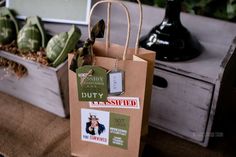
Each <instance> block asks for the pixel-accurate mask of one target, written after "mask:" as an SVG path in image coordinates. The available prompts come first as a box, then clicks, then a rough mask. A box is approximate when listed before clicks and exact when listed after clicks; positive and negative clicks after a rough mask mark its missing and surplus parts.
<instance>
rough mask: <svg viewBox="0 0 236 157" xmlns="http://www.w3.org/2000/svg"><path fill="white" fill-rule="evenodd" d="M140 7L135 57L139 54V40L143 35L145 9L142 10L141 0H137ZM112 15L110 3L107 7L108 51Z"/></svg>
mask: <svg viewBox="0 0 236 157" xmlns="http://www.w3.org/2000/svg"><path fill="white" fill-rule="evenodd" d="M137 2H138V6H139V26H138V32H137V38H136V43H135V55H137V54H138V50H139V38H140V35H141V29H142V25H143V8H142V3H141V2H140V0H137ZM110 14H111V3H108V7H107V19H108V20H107V21H108V22H107V33H106V49H108V47H110Z"/></svg>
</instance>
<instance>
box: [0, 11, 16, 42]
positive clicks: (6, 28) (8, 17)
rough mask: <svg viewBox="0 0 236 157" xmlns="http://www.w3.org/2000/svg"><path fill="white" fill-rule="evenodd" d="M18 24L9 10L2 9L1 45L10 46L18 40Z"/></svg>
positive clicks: (0, 20) (0, 25) (0, 23)
mask: <svg viewBox="0 0 236 157" xmlns="http://www.w3.org/2000/svg"><path fill="white" fill-rule="evenodd" d="M17 33H18V24H17V22H16V19H15V17H14V16H13V14H12V13H11V11H10V10H9V9H8V8H5V7H1V8H0V44H9V43H11V42H12V41H13V40H15V39H16V36H17Z"/></svg>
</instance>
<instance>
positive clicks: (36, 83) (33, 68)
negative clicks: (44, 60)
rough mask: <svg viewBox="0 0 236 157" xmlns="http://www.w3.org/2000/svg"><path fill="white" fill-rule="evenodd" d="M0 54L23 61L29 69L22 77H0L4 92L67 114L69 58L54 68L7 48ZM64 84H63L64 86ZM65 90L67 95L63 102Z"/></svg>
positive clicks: (18, 61)
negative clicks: (13, 52) (23, 56)
mask: <svg viewBox="0 0 236 157" xmlns="http://www.w3.org/2000/svg"><path fill="white" fill-rule="evenodd" d="M0 56H1V57H4V58H7V59H9V60H12V61H15V62H17V63H20V64H22V65H24V66H25V67H26V68H27V71H28V73H27V75H26V76H24V77H22V78H21V79H17V78H16V77H15V76H7V77H4V78H3V79H2V80H0V91H1V92H4V93H8V94H10V95H12V96H15V97H17V98H19V99H22V100H24V101H26V102H28V103H31V104H33V105H35V106H37V107H40V108H42V109H44V110H47V111H49V112H52V113H54V114H56V115H58V116H61V117H66V116H67V115H68V109H67V108H68V96H67V95H68V84H67V83H66V80H68V76H67V62H65V63H63V64H61V65H60V66H58V67H57V68H52V67H47V66H42V65H40V64H39V63H35V62H33V61H29V60H25V59H22V58H21V57H19V56H16V55H12V54H9V53H7V52H4V51H0ZM5 74H6V73H5V72H4V70H3V69H0V76H3V75H5ZM60 84H61V85H60ZM61 87H63V88H62V89H61ZM62 91H63V94H64V97H65V99H64V102H63V99H62V94H61V93H62ZM64 104H65V105H64Z"/></svg>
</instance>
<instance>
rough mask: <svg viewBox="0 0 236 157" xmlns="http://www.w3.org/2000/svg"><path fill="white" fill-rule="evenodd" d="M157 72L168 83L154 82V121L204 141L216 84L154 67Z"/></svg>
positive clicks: (152, 110)
mask: <svg viewBox="0 0 236 157" xmlns="http://www.w3.org/2000/svg"><path fill="white" fill-rule="evenodd" d="M154 75H158V76H161V77H163V78H164V79H166V81H167V82H168V87H167V88H160V87H158V86H155V85H154V86H153V93H152V102H151V110H150V122H151V125H153V126H155V125H158V127H163V128H168V130H171V131H173V132H176V133H178V134H181V135H183V136H185V137H187V138H190V139H193V140H196V141H198V142H202V141H203V139H204V135H205V129H206V125H207V121H208V112H209V109H210V107H211V99H212V94H213V90H214V86H213V85H212V84H209V83H206V82H202V81H198V80H195V79H192V78H186V77H184V76H181V75H176V74H173V73H170V72H167V71H163V70H159V69H156V70H155V73H154ZM154 80H155V79H154ZM156 83H157V84H158V82H156ZM154 84H155V83H154Z"/></svg>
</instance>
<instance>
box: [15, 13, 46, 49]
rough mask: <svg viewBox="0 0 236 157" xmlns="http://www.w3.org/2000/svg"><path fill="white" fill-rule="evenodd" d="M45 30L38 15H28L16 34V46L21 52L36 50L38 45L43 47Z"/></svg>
mask: <svg viewBox="0 0 236 157" xmlns="http://www.w3.org/2000/svg"><path fill="white" fill-rule="evenodd" d="M45 37H46V35H45V31H44V28H43V25H42V21H41V19H40V18H39V17H37V16H34V17H29V18H27V20H26V24H25V25H24V27H23V28H22V29H21V30H20V31H19V33H18V36H17V46H18V48H19V50H22V52H26V51H33V52H34V51H38V50H39V49H40V47H45V45H46V39H45Z"/></svg>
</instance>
